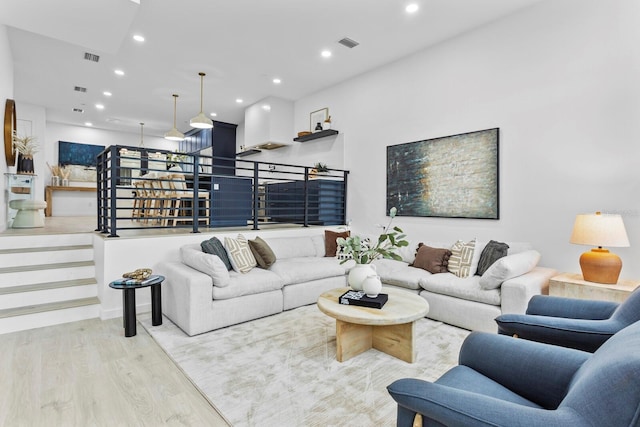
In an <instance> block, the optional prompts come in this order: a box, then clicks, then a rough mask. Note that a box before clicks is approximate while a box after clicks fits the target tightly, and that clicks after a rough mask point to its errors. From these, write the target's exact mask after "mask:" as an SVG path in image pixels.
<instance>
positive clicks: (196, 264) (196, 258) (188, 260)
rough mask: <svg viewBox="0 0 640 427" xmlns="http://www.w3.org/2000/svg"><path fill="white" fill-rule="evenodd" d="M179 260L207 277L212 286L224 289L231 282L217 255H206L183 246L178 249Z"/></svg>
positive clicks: (227, 271)
mask: <svg viewBox="0 0 640 427" xmlns="http://www.w3.org/2000/svg"><path fill="white" fill-rule="evenodd" d="M180 259H182V262H183V263H184V264H185V265H188V266H189V267H191V268H193V269H195V270H198V271H200V272H202V273H204V274H207V275H209V277H211V280H213V286H217V287H219V288H224V287H225V286H228V285H229V283H230V280H231V276H229V270H227V267H226V266H225V265H224V263H223V262H222V260H221V259H220V257H218V256H217V255H212V254H206V253H204V252H202V251H199V250H198V249H197V246H196V247H195V248H190V247H186V246H183V247H181V248H180Z"/></svg>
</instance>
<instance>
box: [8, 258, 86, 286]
mask: <svg viewBox="0 0 640 427" xmlns="http://www.w3.org/2000/svg"><path fill="white" fill-rule="evenodd" d="M95 275H96V266H95V263H94V262H93V261H79V262H65V263H58V264H45V265H42V264H40V265H34V266H21V267H7V268H0V288H12V287H15V286H26V285H37V284H39V283H48V282H62V281H65V280H78V279H88V278H94V277H95Z"/></svg>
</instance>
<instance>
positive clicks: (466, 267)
mask: <svg viewBox="0 0 640 427" xmlns="http://www.w3.org/2000/svg"><path fill="white" fill-rule="evenodd" d="M475 247H476V239H473V240H471V241H469V242H467V243H464V242H463V241H462V240H458V241H457V242H455V243H454V244H453V246H452V247H451V257H450V258H449V265H448V266H447V268H448V270H449V272H451V273H453V274H455V275H456V276H458V277H469V275H470V274H471V265H472V264H473V254H474V251H475Z"/></svg>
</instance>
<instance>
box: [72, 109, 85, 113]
mask: <svg viewBox="0 0 640 427" xmlns="http://www.w3.org/2000/svg"><path fill="white" fill-rule="evenodd" d="M73 112H74V113H84V110H83V109H82V108H74V109H73Z"/></svg>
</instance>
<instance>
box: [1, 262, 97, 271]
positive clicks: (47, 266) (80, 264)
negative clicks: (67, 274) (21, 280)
mask: <svg viewBox="0 0 640 427" xmlns="http://www.w3.org/2000/svg"><path fill="white" fill-rule="evenodd" d="M93 265H94V262H93V261H75V262H60V263H57V264H37V265H23V266H17V267H4V268H0V274H6V273H19V272H23V271H40V270H53V269H59V268H76V267H88V266H93Z"/></svg>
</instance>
